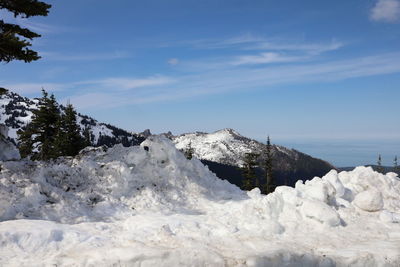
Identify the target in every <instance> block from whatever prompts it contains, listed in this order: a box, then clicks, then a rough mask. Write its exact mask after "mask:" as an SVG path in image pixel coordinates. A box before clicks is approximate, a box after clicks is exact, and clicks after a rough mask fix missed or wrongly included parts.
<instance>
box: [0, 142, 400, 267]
mask: <svg viewBox="0 0 400 267" xmlns="http://www.w3.org/2000/svg"><path fill="white" fill-rule="evenodd" d="M0 221H1V222H0V265H1V266H3V265H7V266H50V265H52V266H53V265H57V266H71V265H72V266H110V265H115V266H180V265H190V266H204V265H207V266H224V265H225V266H282V265H283V266H299V265H304V266H341V265H346V266H365V265H369V266H382V265H386V266H399V265H400V223H399V222H400V179H399V178H398V177H397V175H396V174H394V173H388V174H386V175H382V174H379V173H377V172H374V171H373V170H372V169H371V168H365V167H358V168H356V169H355V170H354V171H351V172H341V173H337V172H336V171H334V170H333V171H331V172H329V173H328V174H327V175H326V176H324V177H322V178H318V177H316V178H314V179H313V180H311V181H307V182H306V183H302V182H298V183H297V184H296V186H295V187H294V188H291V187H285V186H283V187H278V188H277V189H276V191H275V192H274V193H272V194H270V195H268V196H264V195H261V194H260V191H259V190H258V189H254V190H252V191H250V192H243V191H241V190H240V189H239V188H237V187H236V186H234V185H231V184H229V183H228V182H226V181H223V180H220V179H218V178H217V177H215V175H214V174H213V173H211V172H210V171H209V170H208V169H207V168H206V167H204V166H203V165H202V163H201V162H200V161H199V160H197V159H192V160H187V159H186V158H185V157H184V155H183V154H182V153H181V152H179V151H178V150H177V149H176V148H175V147H174V145H173V143H171V141H169V140H168V139H166V138H164V137H160V136H152V137H149V138H148V139H147V140H146V141H145V142H143V143H142V144H141V146H137V147H129V148H125V147H122V146H119V145H117V146H115V147H113V148H110V149H106V148H87V149H85V150H83V151H82V152H81V153H80V154H79V155H78V156H77V157H75V158H60V159H58V160H57V161H55V162H52V163H44V162H31V161H10V162H3V163H1V172H0Z"/></svg>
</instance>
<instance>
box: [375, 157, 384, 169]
mask: <svg viewBox="0 0 400 267" xmlns="http://www.w3.org/2000/svg"><path fill="white" fill-rule="evenodd" d="M376 171H377V172H380V173H383V167H382V157H381V154H379V156H378V161H377V167H376Z"/></svg>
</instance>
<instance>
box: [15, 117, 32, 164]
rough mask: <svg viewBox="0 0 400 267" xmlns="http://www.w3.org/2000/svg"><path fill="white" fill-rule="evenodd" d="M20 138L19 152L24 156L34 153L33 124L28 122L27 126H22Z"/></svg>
mask: <svg viewBox="0 0 400 267" xmlns="http://www.w3.org/2000/svg"><path fill="white" fill-rule="evenodd" d="M17 134H18V140H19V145H18V149H19V153H20V154H21V157H22V158H26V157H28V156H29V155H31V154H32V151H33V140H32V135H33V128H32V124H31V123H28V124H27V125H26V126H25V127H23V128H21V129H20V130H18V132H17Z"/></svg>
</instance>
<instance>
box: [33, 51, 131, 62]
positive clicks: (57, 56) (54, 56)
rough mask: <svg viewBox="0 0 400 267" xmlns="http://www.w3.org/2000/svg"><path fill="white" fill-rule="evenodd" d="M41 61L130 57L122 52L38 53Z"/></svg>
mask: <svg viewBox="0 0 400 267" xmlns="http://www.w3.org/2000/svg"><path fill="white" fill-rule="evenodd" d="M40 56H41V57H42V60H52V61H94V60H113V59H122V58H129V57H130V55H129V53H127V52H124V51H112V52H104V53H85V54H65V53H56V52H46V51H44V52H40Z"/></svg>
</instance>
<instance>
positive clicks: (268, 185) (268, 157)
mask: <svg viewBox="0 0 400 267" xmlns="http://www.w3.org/2000/svg"><path fill="white" fill-rule="evenodd" d="M272 168H273V157H272V145H271V140H270V138H269V136H268V138H267V148H266V153H265V161H264V173H265V184H264V188H263V191H264V193H265V194H269V193H272V192H273V191H274V189H275V185H274V178H273V175H272Z"/></svg>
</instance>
